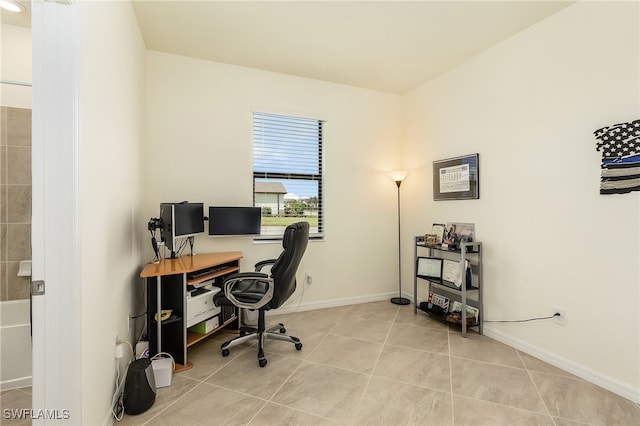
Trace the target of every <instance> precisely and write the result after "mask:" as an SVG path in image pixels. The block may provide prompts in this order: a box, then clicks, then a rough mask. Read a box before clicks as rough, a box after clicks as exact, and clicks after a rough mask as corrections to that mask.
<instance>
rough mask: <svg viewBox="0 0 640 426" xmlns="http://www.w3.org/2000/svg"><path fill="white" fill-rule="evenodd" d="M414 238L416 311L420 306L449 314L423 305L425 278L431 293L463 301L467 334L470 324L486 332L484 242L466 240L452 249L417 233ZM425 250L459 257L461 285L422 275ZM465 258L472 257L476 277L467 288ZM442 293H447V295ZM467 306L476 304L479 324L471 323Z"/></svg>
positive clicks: (437, 255) (434, 254) (439, 255)
mask: <svg viewBox="0 0 640 426" xmlns="http://www.w3.org/2000/svg"><path fill="white" fill-rule="evenodd" d="M414 240H415V246H414V256H413V257H414V274H413V313H414V314H417V313H418V310H420V311H422V312H426V313H428V314H430V315H432V316H436V317H440V319H442V320H443V321H446V314H444V313H442V312H436V311H435V310H431V309H429V308H421V307H420V302H419V301H418V284H419V283H420V281H424V282H426V284H427V290H428V292H427V294H428V293H432V292H433V293H437V294H440V295H442V296H445V297H447V298H449V300H450V301H458V302H460V304H461V305H462V309H461V321H460V325H461V327H462V335H463V336H464V337H466V335H467V328H468V327H478V331H479V333H480V334H482V333H483V330H482V319H483V316H484V309H483V306H482V287H483V283H482V243H480V242H477V241H474V242H462V243H460V248H459V249H456V250H449V249H443V248H441V247H440V246H435V247H434V246H428V245H426V244H425V242H424V237H423V236H417V237H415V239H414ZM421 253H424V256H425V257H432V258H439V259H447V260H455V261H459V262H460V268H461V276H462V283H461V286H460V287H457V286H456V285H455V284H454V283H452V282H448V281H445V280H442V279H436V278H425V277H421V276H418V257H422V256H421ZM465 259H466V260H467V261H469V263H470V267H471V277H472V279H471V286H470V287H469V288H467V273H466V262H464V260H465ZM442 293H445V294H444V295H443V294H442ZM450 306H451V304H450ZM467 306H472V307H474V308H476V309H478V311H479V315H478V321H477V324H475V325H468V324H467Z"/></svg>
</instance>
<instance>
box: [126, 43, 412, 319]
mask: <svg viewBox="0 0 640 426" xmlns="http://www.w3.org/2000/svg"><path fill="white" fill-rule="evenodd" d="M145 83H146V89H145V92H146V109H145V111H146V122H145V133H146V134H145V141H146V142H145V146H144V150H143V158H144V164H145V175H144V183H143V185H144V212H145V215H146V217H153V216H158V210H159V204H160V203H161V202H176V201H183V200H189V201H197V202H204V203H205V206H209V205H213V204H217V205H244V206H249V205H251V204H252V140H251V129H252V115H251V113H252V111H253V110H258V111H266V112H276V113H284V114H290V115H303V116H311V117H316V118H320V119H323V120H326V123H325V126H324V128H323V134H324V153H325V154H324V155H325V161H324V164H325V182H324V194H325V197H326V198H325V217H326V241H323V242H312V243H311V244H310V245H309V248H308V249H307V253H306V254H305V257H304V258H303V263H302V265H301V268H300V271H299V277H298V278H299V282H301V281H300V280H301V278H302V277H303V276H304V275H303V273H304V272H305V271H309V272H311V273H312V274H313V276H314V281H313V285H312V286H311V287H309V288H308V289H307V290H306V292H305V295H304V301H303V302H302V304H303V306H305V305H307V306H309V304H313V303H316V306H317V304H318V303H330V302H331V301H332V300H333V301H334V302H331V303H347V301H348V300H350V301H354V300H357V299H358V298H360V299H362V298H371V297H387V296H389V295H390V293H392V292H393V291H394V289H397V278H396V277H397V257H396V256H395V253H396V251H395V247H396V244H397V243H395V241H397V236H396V232H397V227H396V205H395V196H396V186H395V184H394V183H393V181H391V179H389V178H388V177H387V176H386V174H385V173H383V172H384V171H388V170H392V169H395V168H397V167H398V164H399V163H398V159H399V155H400V146H399V145H398V143H397V142H398V135H400V134H401V129H400V125H401V120H400V112H401V109H400V106H401V102H400V101H401V98H400V97H398V96H395V95H389V94H383V93H379V92H374V91H369V90H362V89H357V88H353V87H348V86H342V85H337V84H332V83H326V82H320V81H315V80H308V79H303V78H297V77H292V76H286V75H280V74H274V73H269V72H264V71H258V70H253V69H248V68H241V67H236V66H230V65H225V64H221V63H214V62H208V61H202V60H197V59H191V58H186V57H181V56H175V55H169V54H164V53H159V52H154V51H148V52H147V58H146V75H145ZM139 229H140V231H141V232H142V231H144V228H139ZM145 232H146V231H145ZM144 235H145V238H146V239H147V240H148V239H149V238H148V236H149V233H148V232H146V233H145V234H144ZM150 247H151V246H150V244H149V243H148V242H147V243H146V245H145V252H146V255H145V256H146V259H147V260H151V258H152V252H151V248H150ZM226 250H241V251H242V252H243V254H244V256H245V258H244V260H243V264H242V265H241V266H242V267H243V268H252V265H253V264H254V263H255V262H256V261H258V260H261V259H264V258H269V257H273V256H274V255H277V254H279V253H280V251H281V247H280V245H279V244H278V245H276V244H253V242H252V240H251V239H247V238H216V239H212V238H211V237H208V236H198V237H197V238H196V252H209V251H226ZM298 293H300V286H299V289H298ZM335 299H341V300H342V302H335ZM294 301H295V304H293V303H294ZM297 302H298V300H297V298H296V297H295V296H294V297H292V298H291V299H290V302H289V305H292V304H293V306H296V305H297Z"/></svg>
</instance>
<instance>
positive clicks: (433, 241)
mask: <svg viewBox="0 0 640 426" xmlns="http://www.w3.org/2000/svg"><path fill="white" fill-rule="evenodd" d="M424 244H425V245H426V246H429V247H435V246H437V245H438V236H437V235H436V234H424Z"/></svg>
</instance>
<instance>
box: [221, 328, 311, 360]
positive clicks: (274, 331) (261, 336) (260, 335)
mask: <svg viewBox="0 0 640 426" xmlns="http://www.w3.org/2000/svg"><path fill="white" fill-rule="evenodd" d="M286 332H287V330H286V329H285V328H284V324H282V323H278V324H276V325H273V326H270V327H268V328H266V329H265V330H264V331H260V330H258V329H257V328H253V327H241V328H240V336H239V337H236V338H235V339H231V340H229V341H227V342H224V343H223V344H222V345H221V346H220V350H221V351H222V356H228V355H229V349H230V348H232V347H234V346H238V345H240V344H242V343H245V342H249V341H251V340H256V339H257V340H258V365H260V367H264V366H265V365H267V358H265V356H264V340H265V339H272V340H281V341H283V342H289V343H293V344H294V345H295V347H296V350H301V349H302V343H301V342H300V339H298V338H297V337H294V336H289V335H286V334H284V333H286Z"/></svg>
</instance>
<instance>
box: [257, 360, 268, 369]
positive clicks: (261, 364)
mask: <svg viewBox="0 0 640 426" xmlns="http://www.w3.org/2000/svg"><path fill="white" fill-rule="evenodd" d="M258 365H259V366H260V367H264V366H265V365H267V360H266V359H265V358H262V359H259V360H258Z"/></svg>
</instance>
